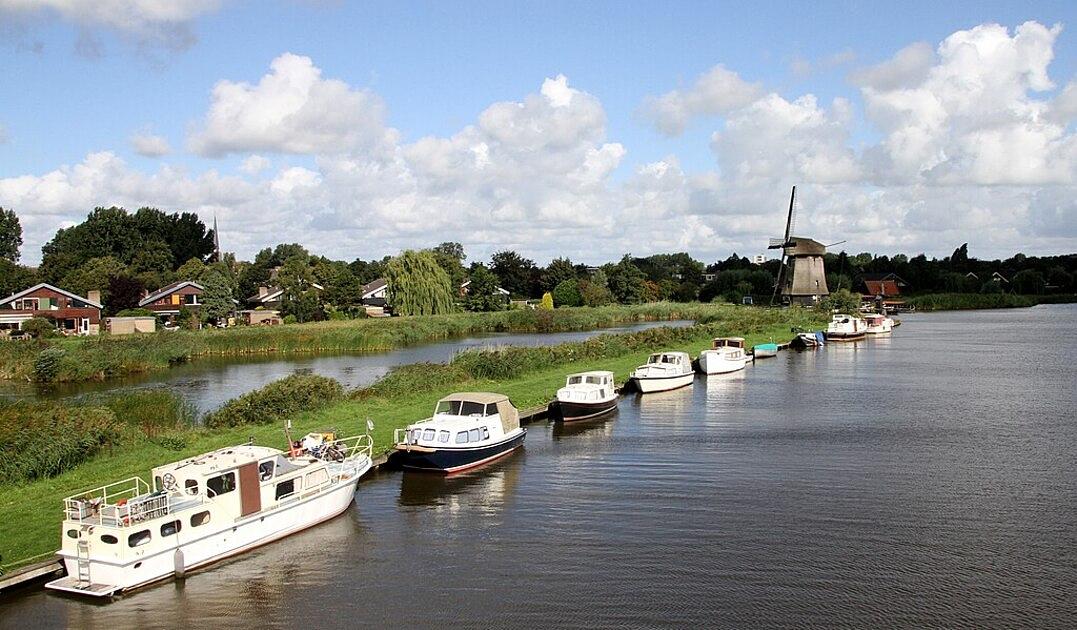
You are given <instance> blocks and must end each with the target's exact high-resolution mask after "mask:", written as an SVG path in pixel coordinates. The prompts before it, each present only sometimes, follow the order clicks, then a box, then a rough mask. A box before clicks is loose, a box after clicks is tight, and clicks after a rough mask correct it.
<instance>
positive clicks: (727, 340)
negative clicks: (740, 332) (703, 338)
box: [713, 337, 744, 348]
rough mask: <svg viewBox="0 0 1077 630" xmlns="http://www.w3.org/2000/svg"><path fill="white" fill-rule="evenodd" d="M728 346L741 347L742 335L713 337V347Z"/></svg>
mask: <svg viewBox="0 0 1077 630" xmlns="http://www.w3.org/2000/svg"><path fill="white" fill-rule="evenodd" d="M725 346H728V347H730V348H743V347H744V337H715V338H714V346H713V347H714V348H722V347H725Z"/></svg>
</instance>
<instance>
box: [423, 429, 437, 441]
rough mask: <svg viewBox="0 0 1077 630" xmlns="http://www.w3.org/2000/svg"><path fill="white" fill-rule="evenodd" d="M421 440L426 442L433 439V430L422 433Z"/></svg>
mask: <svg viewBox="0 0 1077 630" xmlns="http://www.w3.org/2000/svg"><path fill="white" fill-rule="evenodd" d="M423 439H424V440H426V441H427V442H429V441H431V440H433V439H434V430H433V429H427V430H425V431H423Z"/></svg>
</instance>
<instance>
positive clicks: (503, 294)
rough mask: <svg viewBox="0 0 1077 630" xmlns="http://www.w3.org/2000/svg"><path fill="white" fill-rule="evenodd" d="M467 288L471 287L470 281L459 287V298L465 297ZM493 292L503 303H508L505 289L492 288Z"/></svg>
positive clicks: (507, 294) (507, 293)
mask: <svg viewBox="0 0 1077 630" xmlns="http://www.w3.org/2000/svg"><path fill="white" fill-rule="evenodd" d="M469 286H471V281H470V280H467V281H465V282H464V283H463V284H461V285H460V291H459V293H460V297H465V296H467V288H468V287H469ZM494 292H495V293H497V294H498V295H500V296H501V298H502V299H503V300H504V301H505V302H508V301H509V292H508V291H506V290H505V289H502V288H501V287H494Z"/></svg>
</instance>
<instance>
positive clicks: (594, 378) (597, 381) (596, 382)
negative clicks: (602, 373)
mask: <svg viewBox="0 0 1077 630" xmlns="http://www.w3.org/2000/svg"><path fill="white" fill-rule="evenodd" d="M587 382H588V383H591V384H593V385H601V384H602V379H601V378H599V377H597V376H588V377H587Z"/></svg>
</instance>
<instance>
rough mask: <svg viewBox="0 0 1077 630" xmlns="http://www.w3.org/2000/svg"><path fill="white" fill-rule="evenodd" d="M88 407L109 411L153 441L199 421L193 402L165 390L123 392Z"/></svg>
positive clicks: (95, 401)
mask: <svg viewBox="0 0 1077 630" xmlns="http://www.w3.org/2000/svg"><path fill="white" fill-rule="evenodd" d="M87 403H88V404H92V405H94V406H99V407H103V408H105V409H108V410H109V411H111V412H112V413H113V415H115V416H116V419H117V420H119V421H120V422H123V423H124V424H127V425H129V426H131V427H132V428H136V429H139V430H140V431H142V433H143V434H145V435H146V436H147V437H150V438H153V437H156V436H158V435H160V434H163V433H165V432H168V431H172V430H175V429H178V428H181V427H185V426H190V425H191V424H193V423H194V420H195V418H196V417H197V412H196V411H195V408H194V405H192V404H191V402H190V401H188V400H184V399H183V398H181V397H180V396H179V395H178V394H176V393H175V392H172V391H169V390H166V389H143V390H133V391H121V392H117V393H114V394H110V395H107V396H104V397H101V398H94V399H91V400H89V401H87Z"/></svg>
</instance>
